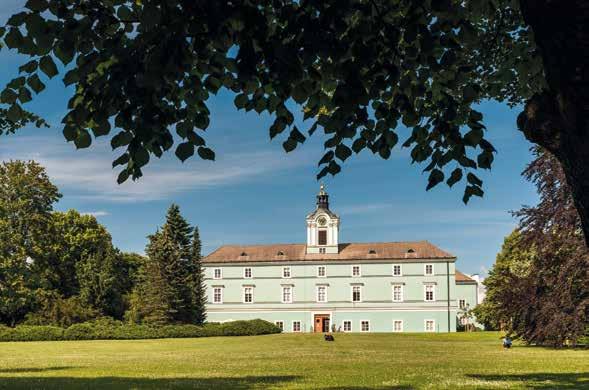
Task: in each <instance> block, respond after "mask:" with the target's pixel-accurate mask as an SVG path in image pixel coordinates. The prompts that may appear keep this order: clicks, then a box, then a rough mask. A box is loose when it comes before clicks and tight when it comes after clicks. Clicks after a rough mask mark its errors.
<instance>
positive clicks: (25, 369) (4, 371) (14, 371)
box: [0, 366, 77, 380]
mask: <svg viewBox="0 0 589 390" xmlns="http://www.w3.org/2000/svg"><path fill="white" fill-rule="evenodd" d="M72 368H77V367H71V366H63V367H41V368H40V367H18V368H0V374H18V373H23V372H46V371H59V370H69V369H72ZM0 380H2V378H0Z"/></svg>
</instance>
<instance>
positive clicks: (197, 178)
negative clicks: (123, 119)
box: [0, 136, 313, 202]
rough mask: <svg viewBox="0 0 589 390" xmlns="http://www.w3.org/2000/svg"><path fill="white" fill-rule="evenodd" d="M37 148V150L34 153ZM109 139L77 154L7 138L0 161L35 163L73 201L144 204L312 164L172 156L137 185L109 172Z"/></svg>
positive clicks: (277, 155) (257, 156)
mask: <svg viewBox="0 0 589 390" xmlns="http://www.w3.org/2000/svg"><path fill="white" fill-rule="evenodd" d="M33 150H34V152H32V151H33ZM120 153H121V152H118V153H115V154H113V153H112V152H110V151H109V147H108V143H107V142H105V141H102V140H101V141H99V142H95V143H94V144H93V146H92V147H91V148H90V149H84V150H78V151H76V150H74V147H73V145H72V144H66V143H65V141H64V140H63V138H60V137H59V136H55V137H51V138H49V137H40V136H36V137H35V136H27V137H19V136H15V137H7V138H4V139H3V142H2V143H0V159H2V160H6V159H27V160H28V159H33V160H35V161H37V162H39V163H40V164H41V165H43V166H44V167H45V168H46V169H47V173H48V174H49V176H50V178H51V180H53V181H54V182H55V183H56V185H57V186H58V187H59V188H60V189H61V190H62V192H64V191H67V196H68V197H69V198H72V197H76V198H79V199H88V200H103V201H108V202H142V201H153V200H160V199H166V198H168V197H170V196H172V195H175V194H179V193H183V192H186V191H189V190H206V189H211V188H215V187H218V186H225V185H231V184H236V183H241V182H244V181H251V180H256V179H264V180H267V178H268V176H269V175H272V174H276V173H279V172H284V171H285V170H289V169H291V168H295V167H298V166H302V165H306V164H309V161H313V160H312V159H309V158H308V156H307V155H306V154H305V153H301V152H299V153H293V154H291V155H288V156H287V155H286V154H285V153H284V152H283V151H281V150H277V151H250V152H236V153H232V154H225V155H221V156H219V155H218V156H217V160H216V161H214V162H211V161H204V160H201V159H200V158H199V157H198V156H194V157H193V158H192V159H189V160H187V161H186V162H185V163H181V162H180V161H179V160H177V159H176V158H175V156H173V152H168V155H166V156H165V158H162V159H161V160H159V159H157V158H152V160H151V161H150V164H149V165H147V166H146V167H145V168H144V169H143V177H142V178H140V179H139V180H137V181H132V180H130V179H129V180H128V181H127V182H125V183H123V184H121V185H118V184H117V182H116V179H117V175H118V172H119V170H120V167H117V168H116V169H112V168H111V161H112V160H113V158H114V156H116V155H117V154H120Z"/></svg>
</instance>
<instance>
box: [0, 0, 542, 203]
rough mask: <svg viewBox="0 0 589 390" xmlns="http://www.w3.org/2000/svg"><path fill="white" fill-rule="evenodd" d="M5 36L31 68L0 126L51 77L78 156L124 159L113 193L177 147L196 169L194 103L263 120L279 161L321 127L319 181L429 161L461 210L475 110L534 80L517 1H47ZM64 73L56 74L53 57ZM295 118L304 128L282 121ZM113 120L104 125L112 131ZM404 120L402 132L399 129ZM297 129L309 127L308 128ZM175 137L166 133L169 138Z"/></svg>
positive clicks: (199, 146)
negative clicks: (374, 165)
mask: <svg viewBox="0 0 589 390" xmlns="http://www.w3.org/2000/svg"><path fill="white" fill-rule="evenodd" d="M26 7H27V9H26V10H25V11H23V12H21V13H18V14H15V15H13V16H12V17H11V18H10V19H9V20H8V23H7V26H6V28H5V29H4V31H3V32H4V34H3V37H4V42H5V44H6V46H7V47H9V48H12V49H16V50H17V51H18V52H19V53H21V54H25V55H27V56H29V57H30V58H31V59H30V61H29V62H27V63H26V64H23V66H21V67H20V68H19V71H20V73H21V75H20V76H19V77H17V78H15V79H14V80H13V81H11V82H10V83H9V84H8V86H7V87H6V88H5V89H4V91H3V92H2V94H1V96H0V102H2V103H3V104H5V105H7V106H8V107H9V109H8V111H7V116H6V117H7V120H8V121H12V120H15V121H16V120H21V118H22V115H23V114H21V113H22V112H23V109H22V104H24V103H27V102H29V101H30V100H31V99H32V96H33V94H34V93H40V92H41V91H42V90H43V89H44V88H45V85H44V83H43V81H42V80H44V79H46V78H52V77H56V76H61V77H62V79H63V81H64V83H65V85H73V86H74V87H75V92H74V96H72V98H71V100H70V102H69V105H68V109H69V111H68V113H67V114H66V116H65V117H64V118H63V129H64V136H65V138H66V139H67V140H68V141H72V142H74V143H75V145H76V146H77V147H78V148H85V147H88V146H90V144H91V143H92V138H93V136H94V137H98V136H104V135H107V134H111V144H112V147H113V148H115V149H118V148H122V149H123V150H124V151H123V153H122V154H121V155H120V157H119V158H117V159H116V160H115V161H114V163H113V164H114V166H118V165H121V166H123V170H122V171H121V173H120V175H119V182H123V181H125V180H126V179H127V178H128V177H132V178H138V177H140V176H141V175H142V170H141V168H142V167H143V166H145V165H146V164H147V163H148V162H149V159H150V156H152V155H155V156H158V157H159V156H161V155H162V153H163V152H164V151H166V150H168V149H170V148H172V147H173V145H174V143H175V140H179V143H178V144H177V146H176V148H175V153H176V155H177V156H178V158H179V159H180V160H182V161H183V160H185V159H187V158H189V157H191V156H192V155H193V154H194V153H195V151H196V152H197V154H198V155H199V156H200V157H201V158H204V159H213V158H214V153H213V151H212V150H210V149H209V148H207V147H206V144H205V139H204V138H203V137H204V135H203V134H204V133H203V132H202V131H204V130H206V129H207V127H208V126H209V122H210V121H211V119H213V120H214V118H210V111H209V109H208V108H207V101H208V100H209V99H210V97H211V95H213V94H216V93H217V92H218V91H219V90H220V89H226V90H229V91H232V93H234V95H235V106H236V107H237V108H238V109H243V110H246V111H250V110H255V111H256V112H258V113H262V112H267V113H270V114H272V115H273V116H274V122H273V124H272V125H271V127H270V129H269V133H270V137H272V138H274V137H276V136H278V135H279V134H281V133H283V132H286V133H287V135H286V138H285V139H284V143H283V146H284V149H285V150H286V151H287V152H289V151H291V150H293V149H295V148H296V146H297V144H299V143H302V142H304V141H305V139H306V135H304V133H305V132H307V133H308V134H313V132H315V130H316V129H317V128H321V129H323V131H324V133H325V135H326V137H327V140H326V141H325V148H326V153H325V155H324V156H323V157H322V158H321V159H320V161H319V165H320V167H321V169H320V171H319V172H318V177H322V176H324V175H326V174H328V173H330V174H337V173H338V172H339V171H340V169H341V167H340V165H341V163H342V162H343V161H345V160H346V159H348V158H349V157H350V156H351V155H352V153H353V152H355V153H359V152H361V151H362V150H364V149H368V150H370V151H371V152H373V153H375V154H377V155H379V156H381V157H382V158H384V159H387V158H389V156H390V155H391V151H392V149H393V148H394V147H395V146H396V145H397V144H402V145H403V146H405V147H410V148H412V151H411V156H412V159H413V161H415V162H427V163H428V164H427V166H426V167H425V170H426V171H429V172H430V174H429V181H428V186H427V188H428V189H429V188H432V187H433V186H435V185H436V184H438V183H440V182H442V181H444V180H445V181H446V182H447V183H448V185H450V186H451V185H453V184H455V183H456V182H458V181H460V180H461V179H462V178H463V177H464V178H466V183H467V184H466V189H465V196H464V200H465V202H466V201H467V200H468V199H469V198H470V196H472V195H479V196H481V195H482V194H483V191H482V188H481V185H482V182H481V180H480V179H479V178H478V177H477V176H476V175H475V173H473V171H474V170H475V169H477V168H483V169H489V168H490V167H491V163H492V161H493V158H494V155H493V153H494V148H493V146H492V145H491V144H490V143H489V142H488V141H487V140H486V139H485V127H484V125H483V123H482V119H483V118H482V115H481V113H480V112H478V111H477V110H476V109H474V108H473V106H474V105H475V104H476V103H477V102H480V101H481V100H482V99H487V98H492V99H498V100H501V101H507V102H509V103H510V104H517V103H522V102H523V101H525V99H526V98H528V97H530V96H531V95H532V94H533V93H534V92H535V91H538V90H539V89H540V88H541V87H542V85H543V83H542V81H543V76H542V75H543V73H542V72H543V70H542V65H541V62H540V59H539V57H538V56H537V55H535V51H534V50H533V44H532V42H531V39H530V34H529V30H528V29H527V28H525V27H524V26H523V22H522V20H521V16H520V13H519V11H518V7H517V2H515V1H510V0H501V1H499V2H490V1H470V2H454V1H431V2H430V1H425V2H424V1H401V2H389V1H382V0H375V1H363V0H347V1H344V2H342V1H337V2H332V1H318V0H317V1H293V0H278V1H271V2H267V1H237V2H210V1H192V0H191V1H187V0H165V1H159V0H158V1H152V0H143V1H135V0H133V1H131V0H107V1H102V0H100V1H93V0H90V1H85V2H77V1H69V0H63V1H46V0H29V1H28V2H27V3H26ZM58 61H59V62H61V63H62V64H63V65H64V66H63V67H62V66H58V65H57V62H58ZM301 109H302V111H303V112H304V114H303V116H304V119H306V121H305V122H306V123H308V128H306V129H299V128H298V127H297V126H295V125H294V119H295V115H297V113H299V112H300V110H301ZM113 125H114V128H116V130H113V128H112V127H113ZM401 125H404V126H406V127H407V128H408V130H407V131H406V132H405V134H403V132H404V131H403V130H402V129H401ZM305 130H306V131H305ZM172 131H175V133H176V135H175V136H174V135H173V134H172Z"/></svg>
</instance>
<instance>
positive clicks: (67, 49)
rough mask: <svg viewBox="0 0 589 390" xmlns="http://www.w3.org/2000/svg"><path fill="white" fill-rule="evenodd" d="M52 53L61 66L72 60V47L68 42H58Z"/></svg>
mask: <svg viewBox="0 0 589 390" xmlns="http://www.w3.org/2000/svg"><path fill="white" fill-rule="evenodd" d="M53 53H54V54H55V56H56V57H57V58H59V60H60V61H61V63H62V64H63V65H67V64H69V63H70V62H72V60H73V59H74V46H73V45H72V44H71V43H69V42H60V43H59V44H58V45H57V46H56V47H55V49H53Z"/></svg>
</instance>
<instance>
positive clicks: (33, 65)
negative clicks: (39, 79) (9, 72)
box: [18, 60, 39, 73]
mask: <svg viewBox="0 0 589 390" xmlns="http://www.w3.org/2000/svg"><path fill="white" fill-rule="evenodd" d="M38 66H39V63H38V62H37V60H32V61H29V62H27V63H26V64H24V65H22V66H20V67H19V68H18V71H19V72H21V73H22V72H26V73H33V72H34V71H36V70H37V67H38Z"/></svg>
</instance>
